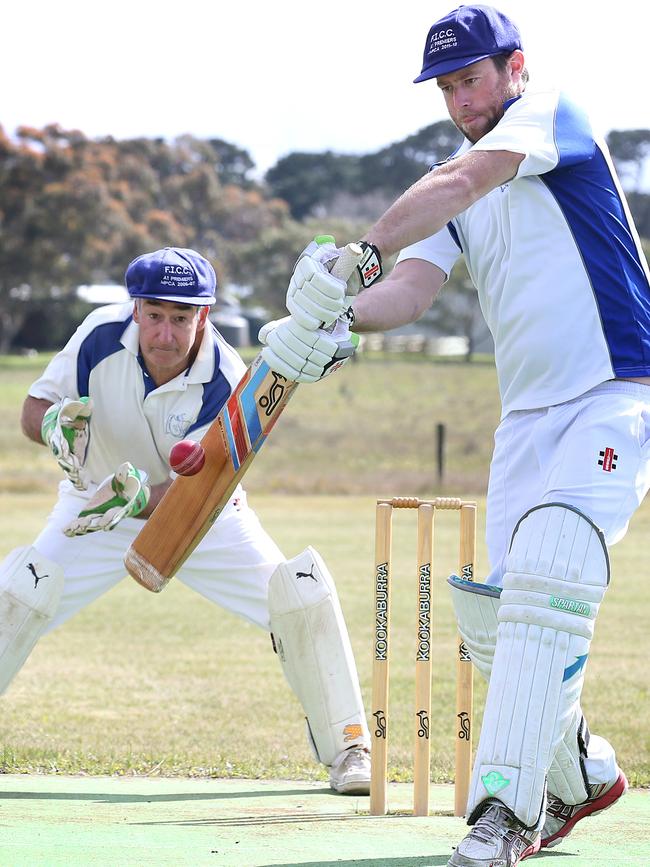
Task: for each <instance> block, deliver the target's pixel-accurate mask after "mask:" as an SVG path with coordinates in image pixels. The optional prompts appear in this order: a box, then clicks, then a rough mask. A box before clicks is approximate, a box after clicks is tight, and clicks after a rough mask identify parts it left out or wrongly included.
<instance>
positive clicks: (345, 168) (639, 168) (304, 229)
mask: <svg viewBox="0 0 650 867" xmlns="http://www.w3.org/2000/svg"><path fill="white" fill-rule="evenodd" d="M458 143H459V133H458V132H457V130H456V128H455V127H454V126H453V124H452V123H451V122H450V121H440V122H437V123H434V124H431V125H430V126H427V127H425V128H423V129H422V130H420V131H418V132H417V133H414V134H413V135H410V136H408V137H407V138H405V139H404V140H402V141H399V142H395V143H393V144H391V145H389V146H388V147H385V148H382V149H380V150H378V151H376V152H374V153H370V154H361V155H350V154H339V153H335V152H332V151H325V152H322V153H291V154H289V155H288V156H286V157H283V158H282V159H280V160H279V161H278V162H277V163H276V164H275V165H274V166H273V167H272V168H270V169H269V170H268V172H267V173H266V175H265V176H264V177H263V178H262V179H256V178H254V176H253V173H254V169H255V164H254V162H253V160H252V159H251V157H250V155H249V154H248V152H247V151H246V150H244V149H242V148H239V147H237V146H235V145H233V144H231V143H229V142H227V141H224V140H222V139H218V138H213V139H198V138H195V137H193V136H190V135H184V136H180V137H178V138H176V139H174V140H172V141H167V140H164V139H160V138H157V139H146V138H137V139H128V140H116V139H114V138H112V137H104V138H99V139H91V138H88V137H87V136H85V135H84V134H83V133H82V132H81V131H79V130H65V129H62V128H61V127H60V126H59V125H56V124H51V125H48V126H46V127H44V128H43V129H36V128H32V127H26V126H25V127H21V128H19V129H18V130H17V131H16V133H15V134H14V135H12V136H10V135H9V134H7V133H6V132H5V131H4V129H3V128H2V127H0V353H5V352H8V351H10V350H11V349H12V348H16V347H17V346H20V345H39V346H40V347H41V348H43V347H44V346H47V347H48V348H55V347H56V346H58V345H59V344H60V343H62V342H63V341H64V340H65V339H67V337H68V336H69V334H70V333H71V331H72V330H73V328H74V327H75V325H76V324H77V323H78V322H79V321H80V319H81V318H82V316H83V315H84V313H85V312H87V308H84V307H83V304H82V302H80V301H79V300H78V299H77V296H76V288H77V287H78V286H79V285H82V284H93V283H121V282H122V280H123V275H124V270H125V268H126V265H127V264H128V263H129V261H130V260H131V259H132V258H133V257H135V256H137V255H139V254H140V253H142V252H144V251H146V250H152V249H156V248H157V247H162V246H165V245H174V246H185V247H194V248H195V249H197V250H199V251H200V252H201V253H203V254H204V255H205V256H206V257H207V258H208V259H210V261H211V262H212V263H213V264H214V266H215V268H216V270H217V276H218V280H219V282H220V285H222V286H224V285H226V284H228V283H236V284H241V285H245V286H248V287H250V289H251V291H252V294H251V296H250V298H251V302H252V303H254V304H256V305H262V306H264V307H266V309H267V310H268V311H269V313H270V315H282V312H283V310H284V294H285V290H286V285H287V281H288V277H289V275H290V273H291V268H292V266H293V262H294V259H295V256H296V253H297V251H298V250H300V248H301V246H303V245H304V244H305V243H307V242H308V241H309V240H310V238H311V237H312V236H313V235H314V234H315V233H316V232H320V231H323V230H328V231H333V232H335V233H336V236H337V238H338V239H340V240H341V241H342V242H345V241H348V240H351V239H353V238H356V237H358V236H359V235H360V234H361V233H362V232H363V231H364V230H365V229H366V228H367V227H368V225H369V224H370V223H371V222H372V221H373V220H374V219H376V217H377V216H378V215H379V214H380V213H382V212H383V211H384V210H385V208H386V207H387V206H388V205H389V204H390V203H391V202H392V201H393V200H394V199H395V198H396V197H397V196H398V195H399V194H400V193H401V192H402V191H403V190H404V189H406V188H407V187H408V186H410V184H412V183H413V182H414V181H416V180H417V179H418V178H419V177H421V176H422V175H423V174H424V173H425V172H426V171H428V169H429V167H430V166H431V165H432V164H433V163H435V162H438V161H439V160H442V159H444V158H445V157H446V156H448V155H449V154H450V153H451V152H453V150H454V149H455V147H456V146H457V144H458ZM608 144H609V146H610V148H611V150H612V155H613V158H614V161H615V162H616V165H617V168H618V169H619V172H620V174H621V177H622V179H623V182H624V185H625V187H626V190H627V195H628V201H629V203H630V207H631V210H632V212H633V215H634V217H635V220H636V222H637V227H638V229H639V231H640V233H641V235H642V236H643V237H644V238H650V195H649V194H648V193H646V192H645V191H644V189H643V183H644V181H643V178H644V171H646V170H647V166H648V157H649V156H650V130H631V131H613V132H611V133H610V134H609V136H608ZM467 289H468V287H467V275H466V272H464V270H463V268H462V266H461V267H459V268H457V269H455V272H454V275H452V280H451V281H450V284H449V288H448V289H447V294H448V295H450V296H451V295H452V293H454V292H456V293H457V297H456V301H455V303H452V304H450V305H449V304H448V305H447V307H445V304H444V303H443V304H442V305H440V307H439V308H438V314H437V315H438V316H439V318H440V317H442V319H443V320H444V319H445V317H449V316H452V318H454V317H455V318H456V320H458V319H459V317H460V320H462V322H461V325H460V326H459V325H458V323H457V324H456V327H457V328H458V327H461V328H474V325H473V324H472V323H474V322H475V320H476V316H475V310H472V303H473V302H472V297H473V296H472V294H471V293H468V292H467ZM443 294H444V293H443ZM465 296H466V298H465V300H462V298H463V297H465ZM459 299H461V300H459ZM434 306H435V307H437V306H438V305H434ZM445 311H446V312H445ZM462 323H464V324H462Z"/></svg>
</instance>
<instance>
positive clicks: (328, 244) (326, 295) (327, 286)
mask: <svg viewBox="0 0 650 867" xmlns="http://www.w3.org/2000/svg"><path fill="white" fill-rule="evenodd" d="M359 246H360V247H361V249H362V250H363V257H362V258H361V260H360V262H359V264H358V265H357V267H356V268H355V269H354V270H353V272H352V274H350V276H349V277H348V280H347V283H344V281H342V280H339V279H338V278H336V277H334V276H333V275H332V274H330V271H331V269H332V267H333V265H334V263H335V262H336V260H337V259H338V257H339V256H340V254H341V250H339V249H338V248H337V247H336V244H335V241H334V238H333V237H332V236H331V235H319V236H317V237H316V238H315V240H314V241H312V242H311V243H310V244H308V245H307V247H305V249H304V250H303V251H302V253H301V254H300V258H299V259H298V261H297V262H296V265H295V268H294V271H293V275H292V277H291V282H290V283H289V289H288V290H287V310H288V311H289V313H291V315H292V316H293V317H294V319H295V320H296V321H297V322H298V323H300V325H302V326H303V327H304V328H308V329H311V330H314V329H317V328H327V327H328V326H329V325H331V324H332V323H333V322H336V320H337V319H339V318H340V317H341V316H345V315H346V314H347V311H348V310H349V309H350V306H351V304H352V299H353V298H354V296H355V295H357V294H358V293H359V291H360V290H361V289H365V288H367V287H368V286H371V285H372V284H373V283H374V282H375V281H376V280H379V279H380V277H381V276H382V274H383V270H382V265H381V256H380V254H379V250H377V248H376V247H374V246H373V245H372V244H368V243H367V242H366V241H359Z"/></svg>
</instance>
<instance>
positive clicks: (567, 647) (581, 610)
mask: <svg viewBox="0 0 650 867" xmlns="http://www.w3.org/2000/svg"><path fill="white" fill-rule="evenodd" d="M608 583H609V559H608V556H607V549H606V547H605V543H604V540H603V536H602V533H601V532H600V531H599V530H598V528H597V527H596V526H595V525H594V524H592V523H591V521H589V519H588V518H586V517H585V516H584V515H583V514H582V513H581V512H579V511H578V510H576V509H574V508H572V507H570V506H565V505H563V504H559V503H549V504H544V505H542V506H538V507H536V508H535V509H532V510H531V511H530V512H528V513H527V514H526V515H525V516H524V517H523V518H522V519H521V521H520V522H519V524H518V525H517V527H516V528H515V531H514V533H513V537H512V543H511V546H510V551H509V554H508V558H507V562H506V574H505V576H504V581H503V591H502V594H501V605H500V606H499V610H498V619H499V626H498V632H497V644H496V651H495V656H494V662H493V666H492V674H491V677H490V686H489V689H488V695H487V701H486V707H485V713H484V716H483V726H482V730H481V737H480V741H479V746H478V751H477V756H476V762H475V765H474V773H473V777H472V784H471V789H470V796H469V803H468V813H469V820H468V821H469V822H470V824H472V823H473V822H474V821H476V819H477V818H478V816H479V815H481V813H482V812H483V802H484V801H485V800H486V799H489V798H495V797H496V798H498V800H499V801H500V802H502V803H503V804H504V805H505V806H506V807H508V808H509V809H510V810H511V811H512V813H513V814H514V815H515V816H516V817H517V818H518V819H519V820H520V821H521V822H522V823H523V824H524V825H526V826H527V827H529V828H534V827H537V826H539V824H540V820H541V818H542V816H543V806H544V798H545V791H546V777H547V774H548V771H549V768H550V765H551V760H552V759H553V757H554V756H555V755H556V753H557V751H558V749H559V748H560V745H561V743H562V742H563V741H564V738H565V736H566V734H567V732H568V731H570V730H574V731H575V726H576V725H577V720H578V714H579V707H580V693H581V691H582V685H583V682H584V667H585V663H586V660H587V656H588V653H589V647H590V643H591V638H592V635H593V629H594V621H595V619H596V616H597V614H598V609H599V606H600V603H601V601H602V598H603V596H604V593H605V590H606V589H607V585H608Z"/></svg>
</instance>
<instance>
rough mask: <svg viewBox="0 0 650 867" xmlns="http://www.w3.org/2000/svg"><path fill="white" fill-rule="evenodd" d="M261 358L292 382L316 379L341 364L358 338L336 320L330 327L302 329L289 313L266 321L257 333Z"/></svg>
mask: <svg viewBox="0 0 650 867" xmlns="http://www.w3.org/2000/svg"><path fill="white" fill-rule="evenodd" d="M259 341H260V343H263V344H265V346H264V349H263V350H262V358H263V359H264V361H265V362H266V363H267V364H268V366H269V367H270V368H271V370H275V372H276V373H279V374H280V375H281V376H284V377H286V379H290V380H292V381H293V382H318V380H319V379H323V378H324V377H326V376H329V375H330V373H334V371H335V370H338V369H339V368H340V367H342V366H343V365H344V364H345V362H346V361H348V360H349V359H350V358H352V356H353V355H354V353H355V350H356V348H357V346H358V345H359V337H358V335H357V334H353V333H352V332H351V331H350V330H349V328H348V326H347V323H346V322H345V321H343V320H338V321H337V323H336V324H335V326H334V329H333V330H329V331H324V330H323V329H322V328H318V329H316V330H312V329H309V328H304V327H303V326H302V325H301V324H300V323H299V322H297V321H296V320H295V319H294V318H293V316H287V317H285V318H284V319H278V320H276V321H275V322H267V323H266V325H263V326H262V328H261V329H260V332H259Z"/></svg>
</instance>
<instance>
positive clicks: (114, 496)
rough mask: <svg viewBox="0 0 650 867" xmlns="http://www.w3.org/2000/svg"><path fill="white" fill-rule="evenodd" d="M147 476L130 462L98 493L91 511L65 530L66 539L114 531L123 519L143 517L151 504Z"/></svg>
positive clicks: (90, 505)
mask: <svg viewBox="0 0 650 867" xmlns="http://www.w3.org/2000/svg"><path fill="white" fill-rule="evenodd" d="M146 481H147V474H146V473H145V472H144V471H143V470H136V468H135V467H134V466H133V465H132V464H130V463H129V462H128V461H126V463H123V464H121V465H120V466H119V467H118V468H117V470H116V472H115V474H114V475H112V476H109V477H108V478H107V479H105V480H104V481H103V482H102V483H101V485H100V486H99V487H98V488H97V490H96V491H95V494H94V496H93V497H92V499H91V500H90V502H89V503H88V507H87V508H86V509H84V510H83V511H81V512H79V514H78V515H77V517H76V518H75V519H74V521H72V522H71V523H70V524H68V526H67V527H65V528H64V530H63V532H64V533H65V535H66V536H85V535H86V533H95V532H96V531H97V530H112V529H113V528H114V527H116V526H117V525H118V524H119V523H120V521H121V520H122V519H123V518H132V517H135V515H139V514H140V512H141V511H142V510H143V509H144V508H145V507H146V505H147V503H148V502H149V493H150V491H149V487H148V485H147V484H146Z"/></svg>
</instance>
